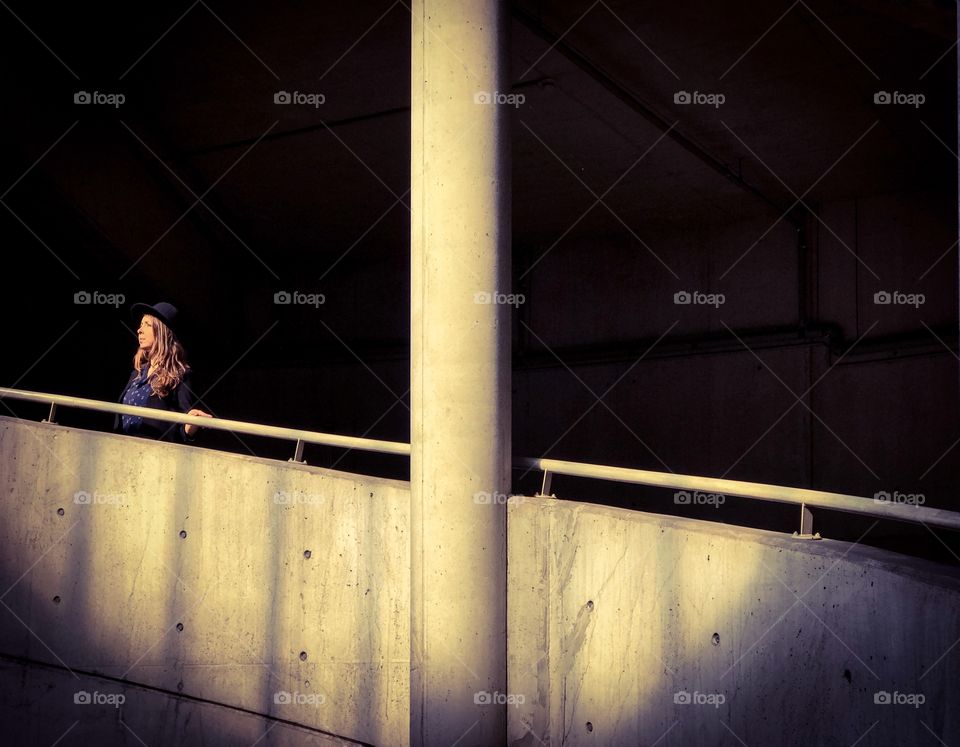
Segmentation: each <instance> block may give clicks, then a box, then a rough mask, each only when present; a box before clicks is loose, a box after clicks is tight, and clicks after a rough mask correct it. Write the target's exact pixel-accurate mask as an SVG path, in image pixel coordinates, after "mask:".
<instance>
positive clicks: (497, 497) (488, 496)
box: [473, 490, 526, 506]
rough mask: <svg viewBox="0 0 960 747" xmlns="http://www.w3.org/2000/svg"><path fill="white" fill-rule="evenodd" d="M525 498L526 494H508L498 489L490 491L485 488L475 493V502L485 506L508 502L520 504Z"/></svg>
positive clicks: (501, 504) (500, 504)
mask: <svg viewBox="0 0 960 747" xmlns="http://www.w3.org/2000/svg"><path fill="white" fill-rule="evenodd" d="M525 500H526V497H525V496H522V495H507V494H506V493H500V492H498V491H493V492H492V493H488V492H486V491H485V490H480V491H477V492H476V493H474V494H473V502H474V503H477V504H479V505H484V506H503V505H505V504H507V503H510V504H519V503H523V502H524V501H525Z"/></svg>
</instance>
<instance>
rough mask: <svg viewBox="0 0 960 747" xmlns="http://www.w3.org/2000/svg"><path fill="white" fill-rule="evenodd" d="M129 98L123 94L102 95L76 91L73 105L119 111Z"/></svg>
mask: <svg viewBox="0 0 960 747" xmlns="http://www.w3.org/2000/svg"><path fill="white" fill-rule="evenodd" d="M126 100H127V97H126V96H125V95H124V94H122V93H102V92H101V91H92V92H91V91H76V92H75V93H74V94H73V103H74V104H79V105H80V106H90V105H93V106H112V107H113V108H114V109H119V108H120V107H121V106H123V104H124V103H125V102H126Z"/></svg>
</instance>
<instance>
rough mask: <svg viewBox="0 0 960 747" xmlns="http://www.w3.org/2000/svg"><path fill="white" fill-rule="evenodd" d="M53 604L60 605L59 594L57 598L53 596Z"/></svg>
mask: <svg viewBox="0 0 960 747" xmlns="http://www.w3.org/2000/svg"><path fill="white" fill-rule="evenodd" d="M53 603H54V604H60V595H59V594H57V596H55V597H54V598H53Z"/></svg>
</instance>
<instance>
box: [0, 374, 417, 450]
mask: <svg viewBox="0 0 960 747" xmlns="http://www.w3.org/2000/svg"><path fill="white" fill-rule="evenodd" d="M4 398H10V399H19V400H22V401H25V402H39V403H40V404H44V405H50V415H49V417H48V418H47V421H48V422H51V423H52V422H54V417H55V416H56V408H57V407H58V406H59V407H76V408H79V409H82V410H94V411H96V412H108V413H111V414H115V415H139V416H140V417H144V418H150V419H151V420H162V421H164V422H167V423H182V424H184V425H199V426H201V427H203V428H212V429H214V430H221V431H232V432H233V433H245V434H247V435H250V436H266V437H268V438H279V439H283V440H287V441H295V442H296V444H297V445H296V448H295V452H294V457H293V461H297V462H299V461H301V458H302V456H303V445H304V444H321V445H323V446H338V447H341V448H344V449H357V450H361V451H376V452H380V453H381V454H400V455H401V456H409V454H410V444H405V443H401V442H399V441H377V440H375V439H372V438H358V437H356V436H338V435H335V434H332V433H318V432H316V431H305V430H301V429H299V428H283V427H280V426H277V425H261V424H260V423H247V422H244V421H242V420H227V419H226V418H207V417H202V416H199V415H184V414H182V413H179V412H166V411H164V410H155V409H153V408H152V407H137V406H134V405H121V404H119V403H115V402H101V401H100V400H96V399H84V398H83V397H68V396H66V395H63V394H45V393H41V392H27V391H23V390H21V389H4V388H2V387H0V399H4Z"/></svg>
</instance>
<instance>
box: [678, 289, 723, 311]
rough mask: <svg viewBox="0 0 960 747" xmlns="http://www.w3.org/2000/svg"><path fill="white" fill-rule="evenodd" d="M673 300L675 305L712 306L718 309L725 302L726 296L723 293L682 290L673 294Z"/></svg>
mask: <svg viewBox="0 0 960 747" xmlns="http://www.w3.org/2000/svg"><path fill="white" fill-rule="evenodd" d="M673 302H674V304H676V305H677V306H713V308H715V309H719V308H720V307H721V306H723V304H725V303H726V302H727V297H726V296H725V295H724V294H723V293H702V292H700V291H696V290H695V291H685V290H682V291H677V292H676V293H674V294H673Z"/></svg>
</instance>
